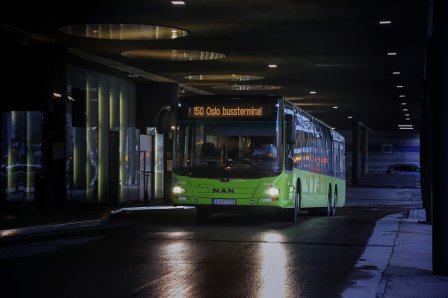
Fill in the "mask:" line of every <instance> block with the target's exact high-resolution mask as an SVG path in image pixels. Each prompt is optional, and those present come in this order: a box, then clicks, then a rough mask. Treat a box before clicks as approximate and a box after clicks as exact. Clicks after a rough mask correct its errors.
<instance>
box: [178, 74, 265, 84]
mask: <svg viewBox="0 0 448 298" xmlns="http://www.w3.org/2000/svg"><path fill="white" fill-rule="evenodd" d="M184 79H187V80H196V81H221V82H226V81H232V82H242V81H253V80H263V79H264V77H263V76H255V75H247V74H210V75H207V74H196V75H188V76H184Z"/></svg>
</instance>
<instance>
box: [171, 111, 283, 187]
mask: <svg viewBox="0 0 448 298" xmlns="http://www.w3.org/2000/svg"><path fill="white" fill-rule="evenodd" d="M281 131H282V127H281V123H280V121H278V120H275V119H272V120H235V119H232V120H229V119H205V120H203V119H187V120H180V121H179V122H178V126H177V134H176V139H175V146H176V149H175V152H176V156H175V158H174V169H173V170H174V172H175V173H176V174H179V175H185V176H190V177H195V178H217V179H226V178H229V179H230V178H233V179H237V178H262V177H270V176H276V175H279V174H280V172H281V170H282V159H283V153H282V152H283V145H282V140H281V136H282V133H281Z"/></svg>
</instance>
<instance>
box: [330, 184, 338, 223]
mask: <svg viewBox="0 0 448 298" xmlns="http://www.w3.org/2000/svg"><path fill="white" fill-rule="evenodd" d="M337 206H338V189H337V188H336V187H335V188H334V195H333V205H332V207H331V216H336V208H337Z"/></svg>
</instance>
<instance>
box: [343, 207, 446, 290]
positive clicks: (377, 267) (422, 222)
mask: <svg viewBox="0 0 448 298" xmlns="http://www.w3.org/2000/svg"><path fill="white" fill-rule="evenodd" d="M352 276H353V278H352V282H353V283H354V285H353V286H351V287H349V288H347V290H346V291H345V292H344V294H343V297H347V298H352V297H353V298H358V297H380V298H389V297H390V298H392V297H403V298H404V297H406V298H409V297H416V298H417V297H418V298H422V297H441V298H442V297H448V276H438V275H434V274H433V273H432V225H430V224H428V223H426V213H425V209H423V208H415V209H411V210H410V212H409V214H408V215H407V216H404V217H403V216H402V215H401V214H393V215H390V216H386V217H385V218H383V219H381V220H380V221H378V222H377V224H376V227H375V230H374V232H373V233H372V236H371V238H370V240H369V243H368V244H367V247H366V249H365V251H364V254H363V255H362V256H361V258H360V260H359V262H358V263H357V264H356V267H355V270H354V272H353V274H352Z"/></svg>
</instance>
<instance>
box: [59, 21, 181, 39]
mask: <svg viewBox="0 0 448 298" xmlns="http://www.w3.org/2000/svg"><path fill="white" fill-rule="evenodd" d="M59 30H60V31H62V32H64V33H66V34H70V35H75V36H79V37H87V38H96V39H114V40H155V39H176V38H180V37H185V36H187V35H188V32H187V31H186V30H182V29H179V28H174V27H164V26H154V25H139V24H86V25H73V26H65V27H62V28H60V29H59Z"/></svg>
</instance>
